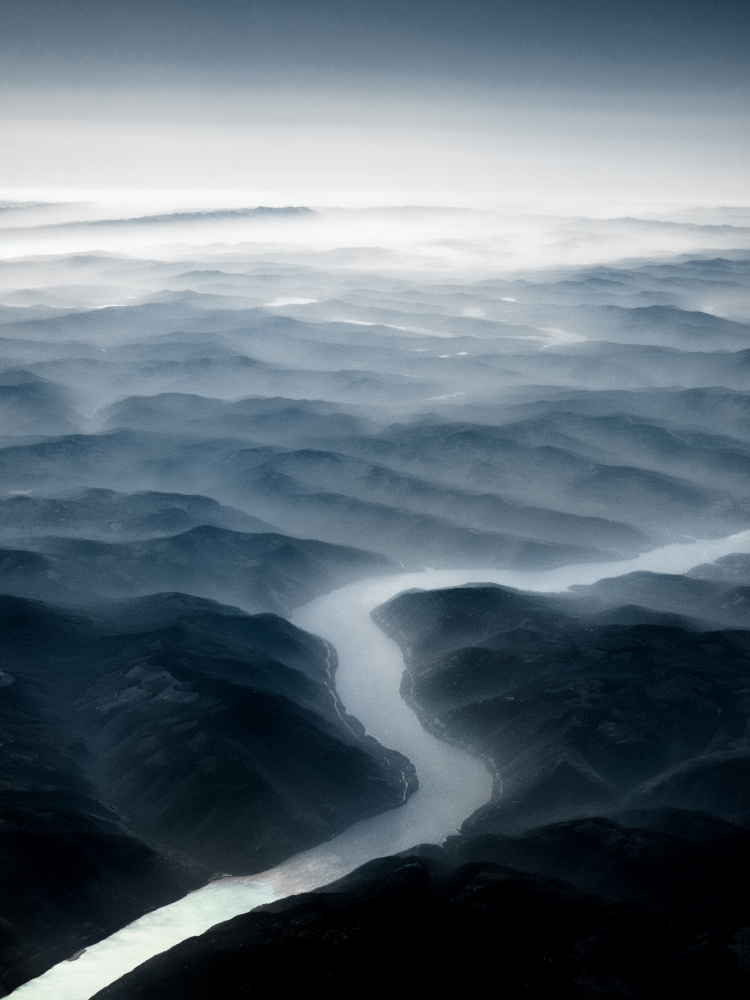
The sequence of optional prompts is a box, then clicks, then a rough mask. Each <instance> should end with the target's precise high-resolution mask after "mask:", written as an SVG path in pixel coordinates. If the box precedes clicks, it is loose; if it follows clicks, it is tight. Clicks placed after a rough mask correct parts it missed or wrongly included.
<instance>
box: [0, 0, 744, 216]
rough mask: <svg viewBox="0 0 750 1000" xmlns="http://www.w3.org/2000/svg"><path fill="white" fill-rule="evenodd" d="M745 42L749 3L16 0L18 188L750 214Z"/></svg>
mask: <svg viewBox="0 0 750 1000" xmlns="http://www.w3.org/2000/svg"><path fill="white" fill-rule="evenodd" d="M748 51H750V4H748V3H747V2H746V0H742V2H739V0H737V2H729V0H718V2H715V3H708V2H703V0H682V2H678V0H666V2H662V3H656V2H643V0H632V2H629V3H624V2H613V0H600V2H598V3H597V2H593V0H571V2H566V3H561V2H549V0H525V2H521V0H494V2H491V0H461V2H447V0H422V2H415V0H398V2H397V0H349V2H346V0H306V2H305V0H272V2H270V0H257V2H253V0H213V2H210V3H209V2H204V0H183V2H181V3H177V2H173V0H119V2H117V3H115V2H109V0H2V2H0V96H1V97H2V101H1V102H0V129H2V139H3V148H4V156H3V162H2V164H0V189H3V190H6V191H7V190H8V189H33V188H50V189H55V188H79V189H91V188H152V189H153V188H159V189H163V188H166V189H183V188H184V189H187V188H189V189H206V190H221V189H233V190H237V189H248V190H257V189H279V190H294V191H299V190H303V191H304V190H315V191H323V190H327V191H340V192H342V193H343V192H347V191H357V190H359V191H373V192H380V193H383V192H398V193H399V194H404V195H406V194H413V195H414V196H415V197H418V196H419V195H420V194H421V195H423V196H425V197H427V196H430V195H432V196H436V195H437V194H439V193H447V194H452V193H456V194H482V195H487V196H493V197H497V198H513V197H533V196H535V195H537V194H538V195H542V194H544V195H546V196H549V195H550V194H552V195H559V196H560V197H594V198H605V197H625V198H627V197H633V198H638V199H644V198H649V197H652V198H654V199H657V200H658V199H661V200H664V199H670V198H674V199H676V200H681V199H682V200H691V199H693V200H697V201H703V202H723V201H735V202H737V201H741V202H742V203H746V202H747V200H748V196H747V194H746V192H747V190H748V179H750V178H748V168H747V165H746V164H747V162H748V161H749V160H750V156H748V153H750V150H749V149H748V146H750V139H749V137H750V127H749V126H750V79H749V75H750V69H748V67H749V66H750V60H748V58H747V52H748ZM743 193H744V197H743Z"/></svg>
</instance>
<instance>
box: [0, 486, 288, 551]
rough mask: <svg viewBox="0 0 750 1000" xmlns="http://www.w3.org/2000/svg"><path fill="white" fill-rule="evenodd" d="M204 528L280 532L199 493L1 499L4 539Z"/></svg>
mask: <svg viewBox="0 0 750 1000" xmlns="http://www.w3.org/2000/svg"><path fill="white" fill-rule="evenodd" d="M202 525H212V526H213V527H216V528H225V529H228V530H230V531H242V532H253V531H257V532H269V531H273V530H274V528H273V525H271V524H268V522H267V521H261V520H260V519H259V518H257V517H252V516H251V515H250V514H245V513H244V512H243V511H240V510H235V509H233V508H231V507H224V506H222V505H221V504H219V503H218V502H217V501H216V500H212V499H211V498H210V497H204V496H199V495H195V494H193V495H188V494H182V493H159V492H155V491H148V492H142V493H118V492H116V491H115V490H105V489H101V488H99V489H95V488H88V489H86V488H82V489H74V490H61V491H59V492H58V493H57V495H55V496H45V495H44V494H39V493H36V492H34V493H32V492H31V491H29V492H28V493H19V494H15V495H11V496H7V497H0V537H2V538H4V539H9V538H18V537H20V538H23V537H29V536H31V537H33V536H39V535H56V536H58V537H60V536H63V537H65V536H68V537H81V538H88V539H92V538H98V539H100V540H102V541H105V540H107V541H113V540H120V539H123V540H124V539H128V540H129V539H133V538H150V537H159V536H161V535H176V534H178V533H180V532H183V531H188V530H189V529H191V528H198V527H201V526H202Z"/></svg>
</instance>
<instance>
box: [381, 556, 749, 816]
mask: <svg viewBox="0 0 750 1000" xmlns="http://www.w3.org/2000/svg"><path fill="white" fill-rule="evenodd" d="M640 576H641V575H640V574H639V575H638V579H636V581H635V582H636V583H640ZM625 579H626V581H627V579H628V578H625ZM677 579H678V580H679V579H680V578H677ZM659 583H660V581H659V580H657V581H656V586H657V587H658V585H659ZM695 583H696V584H697V586H698V587H700V584H698V582H697V581H695ZM685 589H686V590H688V592H689V591H690V590H691V587H687V588H685ZM636 592H637V591H636ZM575 594H576V596H573V595H568V594H565V595H560V596H554V595H537V594H527V593H524V592H522V591H514V590H511V589H509V588H506V587H498V586H479V585H477V586H468V587H460V588H454V589H450V590H443V591H425V592H420V591H413V592H407V593H404V594H401V595H399V596H398V597H396V598H394V599H392V600H391V601H389V602H387V603H386V604H385V605H382V606H381V607H380V608H378V609H376V611H375V612H374V613H373V614H374V617H375V620H376V621H377V622H378V624H380V625H381V626H382V627H383V628H385V630H386V631H387V632H388V634H389V635H391V636H392V637H393V638H394V639H395V640H396V641H397V642H398V643H399V644H400V645H401V648H402V650H403V652H404V657H405V662H406V667H407V670H406V674H405V676H404V681H403V685H402V691H403V693H404V696H405V697H406V698H407V699H408V700H409V702H410V704H412V705H413V706H414V708H415V710H416V711H417V712H418V713H419V715H420V717H421V718H422V720H423V722H424V723H425V724H426V725H427V726H429V727H430V728H431V729H432V730H433V731H434V732H436V733H439V734H440V735H441V736H443V737H444V738H446V739H451V740H454V741H456V742H458V743H460V744H462V745H463V746H465V747H467V748H468V749H470V750H472V751H473V752H475V753H477V754H479V755H481V756H483V757H484V758H485V759H487V760H488V761H489V763H490V766H491V767H492V769H493V771H494V774H495V776H496V782H495V789H494V793H493V798H492V800H491V801H490V803H489V804H488V805H487V806H486V807H483V808H482V809H480V810H479V811H478V812H477V813H475V814H474V816H472V817H471V818H470V819H469V820H467V822H466V823H465V824H464V829H465V830H467V831H471V832H479V831H487V832H499V831H508V830H517V829H522V828H524V827H528V826H529V825H531V824H533V823H541V822H551V821H554V820H558V819H563V818H567V817H572V816H579V815H586V814H589V815H590V814H592V813H593V814H596V815H608V814H610V813H612V812H613V811H614V810H616V809H618V808H619V809H622V808H625V807H626V806H627V807H635V806H636V805H639V804H643V805H648V806H649V807H652V808H656V807H664V806H669V807H679V808H684V809H698V810H703V811H706V812H711V813H713V814H714V815H716V816H718V817H720V818H722V819H725V820H728V821H731V822H735V823H747V822H748V821H750V798H748V796H747V794H746V792H745V787H746V781H747V777H748V775H750V747H748V746H747V742H746V732H747V726H748V721H749V720H748V713H747V708H746V706H745V701H744V696H743V694H742V692H743V691H744V689H745V685H746V684H747V682H748V677H749V676H750V673H749V672H750V655H749V654H750V632H747V631H742V630H736V629H723V630H722V629H721V628H716V627H715V626H714V625H713V624H711V623H699V622H698V621H697V620H693V619H685V618H681V617H679V616H678V615H675V614H673V613H664V612H661V611H653V610H651V609H649V608H648V607H645V608H643V607H638V606H636V605H630V606H627V607H624V608H623V607H620V606H619V605H618V601H620V600H621V599H622V597H623V594H622V592H621V590H620V589H619V588H618V587H617V581H615V585H614V586H613V587H608V586H606V585H605V586H599V585H594V586H593V587H589V588H576V592H575ZM631 595H632V590H630V589H629V590H628V591H627V596H631ZM607 602H609V603H607Z"/></svg>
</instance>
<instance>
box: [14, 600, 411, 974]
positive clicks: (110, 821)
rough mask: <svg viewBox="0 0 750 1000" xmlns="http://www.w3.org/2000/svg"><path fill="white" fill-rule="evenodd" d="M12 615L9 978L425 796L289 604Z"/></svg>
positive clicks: (129, 606) (28, 604) (154, 603)
mask: <svg viewBox="0 0 750 1000" xmlns="http://www.w3.org/2000/svg"><path fill="white" fill-rule="evenodd" d="M0 623H1V624H2V629H1V630H0V655H2V660H3V674H2V695H3V698H2V700H0V720H1V725H2V733H3V741H4V743H5V745H6V747H8V748H9V751H10V752H9V755H8V756H7V757H6V761H5V763H4V765H3V785H4V797H3V805H2V825H1V831H2V837H1V838H0V849H2V852H3V853H2V864H1V865H0V871H2V873H3V875H2V882H3V894H2V903H0V917H1V918H2V923H3V927H4V928H5V930H6V934H5V943H4V944H3V949H2V957H3V961H4V963H5V966H6V970H8V967H9V971H6V976H5V980H4V982H5V983H6V984H7V985H13V984H15V983H17V982H20V981H22V979H24V978H28V976H29V975H36V974H39V972H41V971H42V969H43V968H44V967H47V966H48V965H50V964H53V963H54V962H55V961H56V960H57V959H58V958H59V957H60V949H63V951H65V950H66V949H70V948H71V947H72V948H73V950H75V947H74V945H75V946H76V947H80V946H81V945H83V944H85V943H87V942H88V941H90V940H91V939H96V938H97V937H100V936H102V935H103V934H106V933H109V932H110V931H111V930H113V929H115V927H116V926H121V925H122V923H124V922H127V921H128V920H130V919H133V918H134V917H135V916H138V915H140V914H141V913H143V912H145V911H146V910H148V909H150V908H152V907H153V906H157V905H161V904H162V903H164V902H168V901H170V900H171V899H174V898H176V897H178V896H180V895H182V894H183V893H184V892H186V891H188V890H189V889H190V888H194V887H196V885H198V884H200V883H202V882H204V881H206V880H207V878H208V877H209V876H210V875H211V874H218V873H233V874H247V873H251V872H257V871H261V870H263V869H265V868H268V867H270V866H272V865H273V864H275V863H277V862H278V861H280V860H282V859H283V858H285V857H288V856H289V855H291V854H293V853H295V852H296V851H299V850H301V849H302V848H305V847H309V846H311V845H313V844H315V843H319V842H320V841H321V840H325V839H327V838H329V837H331V836H332V835H333V834H335V833H337V832H338V831H340V830H341V829H343V828H344V827H345V826H348V825H349V824H351V823H353V822H354V821H356V820H357V819H360V818H362V817H364V816H368V815H372V814H373V813H377V812H380V811H382V810H384V809H389V808H394V807H396V806H398V805H399V804H401V803H402V802H403V801H404V800H405V798H406V797H407V796H408V795H409V794H410V793H411V791H413V789H414V788H415V787H416V778H415V776H414V771H413V768H412V767H411V765H410V764H409V763H408V761H407V760H406V759H405V758H403V757H402V756H401V755H400V754H398V753H395V752H392V751H389V750H386V749H385V748H383V747H382V746H380V744H378V743H377V742H376V741H375V740H374V739H373V738H372V737H369V736H366V735H365V733H364V730H363V728H362V727H361V726H360V725H359V724H358V723H357V721H356V720H355V719H353V718H352V717H350V716H347V715H346V714H345V712H344V710H343V708H342V706H341V705H340V703H339V701H338V698H337V696H336V693H335V689H334V687H333V679H334V676H335V669H336V657H335V651H334V650H333V649H332V647H330V646H329V645H328V644H327V643H326V642H325V641H324V640H322V639H319V638H317V637H315V636H312V635H309V634H308V633H305V632H303V631H301V630H300V629H298V628H295V627H294V626H293V625H291V624H290V623H289V622H287V621H285V620H284V619H282V618H278V617H277V616H275V615H248V614H245V613H243V612H241V611H239V610H237V609H236V608H231V607H227V606H224V605H219V604H216V603H214V602H211V601H206V600H202V599H200V598H197V597H190V596H186V595H181V594H157V595H152V596H149V597H144V598H139V599H136V600H134V601H125V602H115V603H109V604H100V605H98V606H97V607H96V609H95V610H90V611H88V612H83V611H76V612H71V611H69V610H61V609H59V608H55V607H54V606H52V605H49V604H44V603H41V602H39V601H28V600H24V599H21V598H13V597H3V598H0ZM50 872H55V873H56V875H55V877H54V878H52V877H50ZM31 886H33V887H34V888H33V893H32V895H33V899H34V902H33V905H31V904H30V896H29V891H30V890H29V887H31Z"/></svg>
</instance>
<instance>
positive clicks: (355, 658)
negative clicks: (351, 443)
mask: <svg viewBox="0 0 750 1000" xmlns="http://www.w3.org/2000/svg"><path fill="white" fill-rule="evenodd" d="M748 547H750V531H745V532H741V533H740V534H737V535H733V536H730V537H729V538H723V539H712V540H709V541H695V542H690V543H686V544H676V545H668V546H665V547H663V548H660V549H654V550H653V551H651V552H647V553H645V554H643V555H641V556H639V557H638V558H636V559H630V560H626V561H621V562H605V563H587V564H581V565H571V566H563V567H558V568H557V569H552V570H541V571H520V570H487V569H479V570H472V569H466V570H425V571H423V572H418V573H399V574H396V575H393V576H387V577H378V578H376V579H372V580H365V581H361V582H359V583H354V584H350V585H349V586H346V587H343V588H341V589H340V590H336V591H334V592H332V593H330V594H326V595H325V596H323V597H320V598H317V599H316V600H314V601H312V602H311V603H310V604H307V605H305V606H304V607H303V608H300V609H299V610H298V611H297V613H296V614H295V615H294V617H293V619H292V620H293V622H294V624H295V625H299V626H300V627H301V628H304V629H306V630H307V631H309V632H314V633H316V634H318V635H321V636H323V637H324V638H326V639H327V640H328V641H329V642H331V643H332V644H333V645H334V646H335V647H336V650H337V652H338V656H339V665H338V669H337V672H336V678H335V679H336V689H337V691H338V693H339V696H340V698H341V701H342V702H343V704H344V705H345V706H346V710H347V712H349V713H350V714H351V715H354V716H356V717H357V718H358V719H359V720H360V721H361V722H362V723H363V725H364V726H365V728H366V729H367V731H368V732H369V733H370V734H371V735H372V736H374V737H376V738H377V739H378V740H379V741H380V742H381V743H382V744H383V745H384V746H387V747H390V748H392V749H394V750H398V751H400V752H401V753H402V754H405V755H406V756H407V757H408V758H409V760H411V762H412V763H413V764H414V766H415V767H416V770H417V775H418V777H419V789H418V791H417V792H415V793H414V794H413V795H412V796H411V798H409V800H408V801H407V802H406V803H405V805H403V806H402V807H401V808H399V809H395V810H391V811H389V812H386V813H381V814H380V815H379V816H375V817H373V818H371V819H365V820H361V821H360V822H359V823H355V824H354V825H353V826H351V827H349V828H348V829H347V830H345V831H344V832H343V833H341V834H340V835H339V836H337V837H334V838H333V839H332V840H329V841H327V842H326V843H324V844H320V845H319V846H317V847H314V848H311V849H310V850H308V851H304V852H303V853H301V854H297V855H295V856H294V857H292V858H289V859H288V860H287V861H285V862H283V863H282V864H280V865H277V866H276V867H275V868H272V869H270V870H269V871H266V872H262V873H260V874H258V875H252V876H247V877H237V878H225V879H220V880H217V881H215V882H212V883H210V884H209V885H207V886H204V887H203V888H202V889H198V890H196V891H195V892H192V893H190V894H189V895H187V896H185V897H184V898H183V899H180V900H178V901H177V902H175V903H172V904H170V905H169V906H164V907H162V908H161V909H159V910H154V911H153V912H151V913H147V914H145V915H144V916H143V917H141V918H140V919H139V920H136V921H134V922H133V923H132V924H129V925H128V926H127V927H124V928H123V929H122V930H120V931H117V932H116V933H115V934H113V935H111V936H110V937H108V938H106V939H105V940H103V941H100V942H98V943H97V944H95V945H92V946H91V947H89V948H87V949H86V951H85V952H84V953H83V954H82V955H81V956H80V957H79V958H77V959H75V960H74V961H64V962H60V963H59V964H58V965H56V966H54V967H53V968H52V969H50V970H49V971H47V972H46V973H44V975H42V976H40V977H39V978H38V979H35V980H32V981H31V982H29V983H26V984H24V985H23V986H21V987H19V988H18V989H17V990H15V991H14V992H13V994H12V996H13V997H15V998H17V1000H89V998H90V997H91V996H92V995H93V994H94V993H96V992H98V991H99V990H101V989H103V988H104V987H105V986H107V985H108V984H109V983H111V982H114V981H115V980H116V979H119V978H120V977H121V976H123V975H124V974H125V973H126V972H129V971H130V970H131V969H134V968H135V967H136V966H138V965H140V964H141V963H142V962H145V961H146V960H147V959H149V958H151V957H152V956H154V955H156V954H159V953H160V952H162V951H166V949H168V948H171V947H172V946H173V945H175V944H177V943H178V942H180V941H183V940H184V939H185V938H188V937H191V936H193V935H196V934H202V933H203V932H204V931H206V930H208V928H209V927H211V926H213V925H214V924H216V923H219V922H220V921H223V920H228V919H229V918H230V917H233V916H236V915H237V914H239V913H245V912H247V911H248V910H251V909H253V908H254V907H256V906H260V905H261V904H263V903H269V902H273V901H274V900H277V899H282V898H284V897H285V896H289V895H292V894H294V893H299V892H306V891H309V890H311V889H315V888H319V887H320V886H322V885H326V884H327V883H329V882H332V881H334V880H335V879H337V878H340V877H341V876H343V875H345V874H347V873H348V872H350V871H352V870H353V869H354V868H356V867H358V866H359V865H361V864H364V863H365V862H366V861H370V860H371V859H372V858H376V857H382V856H384V855H388V854H393V853H396V852H398V851H403V850H406V849H407V848H409V847H412V846H414V845H415V844H419V843H428V842H430V843H441V842H442V841H443V840H444V839H445V838H446V837H448V836H449V835H450V834H452V833H454V832H455V831H456V830H457V829H458V827H459V826H460V824H461V823H462V822H463V821H464V820H465V819H466V818H467V817H468V816H469V815H470V814H471V813H472V812H474V810H475V809H477V808H479V806H481V805H482V804H483V803H484V802H486V801H487V799H488V798H489V796H490V793H491V790H492V778H491V776H490V774H489V772H488V771H487V769H486V768H485V766H484V764H483V763H482V762H481V761H480V760H478V759H476V758H474V757H472V756H470V755H469V754H468V753H466V752H465V751H464V750H461V749H460V748H458V747H455V746H452V745H450V744H447V743H443V742H441V741H440V740H438V739H437V738H436V737H434V736H433V735H431V734H430V733H429V732H427V731H426V730H425V729H423V728H422V726H421V725H420V723H419V721H418V720H417V717H416V715H415V714H414V713H413V712H412V711H411V709H410V708H409V707H408V706H407V704H406V702H404V701H403V699H402V698H401V696H400V694H399V688H400V683H401V675H402V672H403V660H402V658H401V653H400V651H399V649H398V647H397V646H396V645H395V643H393V642H392V641H391V640H390V639H388V638H387V637H386V636H385V635H384V634H383V633H382V632H381V631H380V630H379V629H378V628H377V627H376V625H375V624H374V623H373V621H372V619H371V618H370V612H371V611H372V609H373V608H375V607H377V606H378V605H379V604H382V603H383V602H384V601H386V600H388V599H389V598H391V597H394V596H395V595H396V594H398V593H400V592H401V591H403V590H408V589H409V588H412V587H419V588H423V589H433V588H438V587H449V586H457V585H460V584H464V583H478V582H481V583H484V582H486V583H500V584H506V585H508V586H511V587H520V588H522V589H526V590H535V591H560V590H565V589H566V588H567V587H569V586H571V585H572V584H577V583H578V584H587V583H594V582H596V581H597V580H599V579H602V578H603V577H607V576H619V575H621V574H624V573H630V572H633V571H634V570H652V571H656V572H666V573H684V572H685V571H686V570H688V569H690V568H691V567H692V566H695V565H697V564H698V563H702V562H709V561H713V560H715V559H717V558H719V557H720V556H723V555H727V554H729V553H732V552H740V551H747V550H748Z"/></svg>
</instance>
